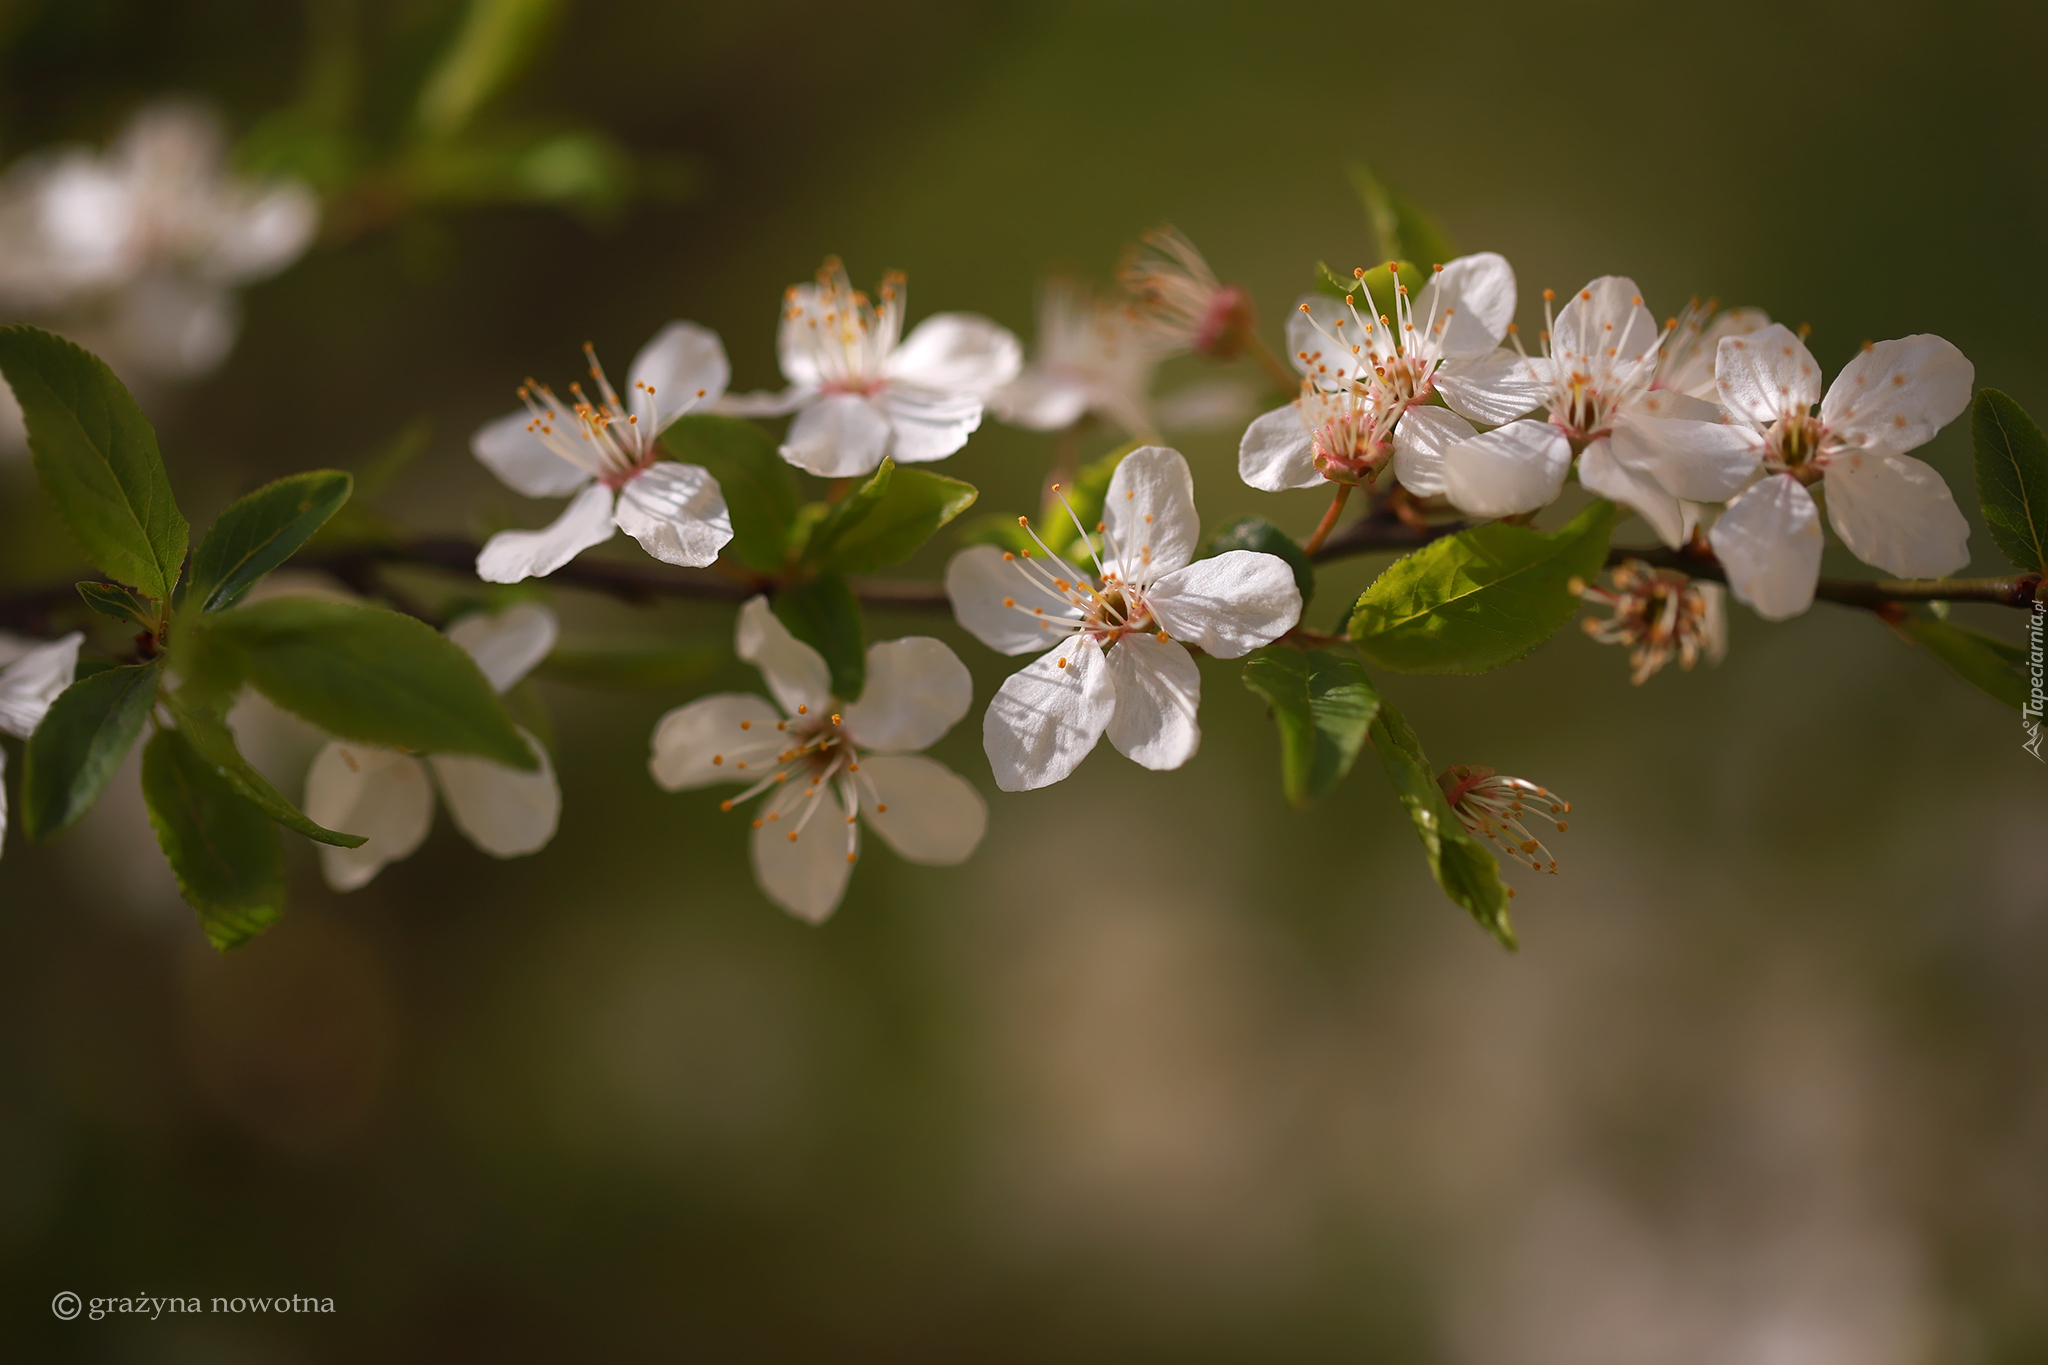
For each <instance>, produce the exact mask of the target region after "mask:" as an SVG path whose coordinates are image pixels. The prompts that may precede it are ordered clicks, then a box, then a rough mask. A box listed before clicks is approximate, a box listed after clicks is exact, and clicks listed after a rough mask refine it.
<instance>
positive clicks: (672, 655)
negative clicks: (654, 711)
mask: <svg viewBox="0 0 2048 1365" xmlns="http://www.w3.org/2000/svg"><path fill="white" fill-rule="evenodd" d="M731 658H732V651H731V650H730V649H727V648H725V647H723V646H720V645H644V646H629V647H624V648H617V647H615V648H609V649H570V648H564V647H562V646H559V645H558V646H556V648H555V651H554V653H552V654H550V655H548V657H547V659H546V661H545V662H543V663H542V664H541V666H540V667H539V668H538V669H537V670H535V671H536V673H537V674H538V676H540V677H543V678H547V679H549V680H550V681H552V682H566V683H579V684H581V685H582V686H585V687H612V688H621V689H636V690H637V689H642V688H663V687H682V686H685V685H686V684H689V683H693V682H696V681H697V680H698V679H700V678H703V677H705V676H706V675H708V674H711V673H714V672H716V671H717V670H718V669H719V668H720V667H722V666H723V665H724V664H725V663H726V662H727V661H728V660H730V659H731Z"/></svg>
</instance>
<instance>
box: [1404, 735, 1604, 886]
mask: <svg viewBox="0 0 2048 1365" xmlns="http://www.w3.org/2000/svg"><path fill="white" fill-rule="evenodd" d="M1436 782H1437V785H1438V786H1439V787H1441V788H1443V793H1444V799H1445V800H1446V801H1448V802H1450V805H1451V810H1452V812H1453V813H1454V814H1455V815H1456V816H1457V817H1458V822H1459V823H1460V824H1462V825H1464V827H1465V828H1466V829H1468V830H1470V831H1471V832H1472V833H1474V834H1477V835H1480V836H1482V837H1484V838H1486V839H1489V840H1491V841H1492V843H1493V846H1494V847H1495V848H1497V849H1499V850H1500V851H1501V852H1503V853H1505V854H1507V855H1508V857H1510V858H1513V859H1514V860H1515V861H1516V862H1518V863H1521V864H1522V865H1523V866H1524V867H1530V868H1534V869H1535V870H1536V871H1538V872H1550V873H1555V872H1556V871H1557V859H1555V858H1553V857H1551V856H1550V850H1549V849H1547V848H1545V847H1544V846H1543V842H1542V841H1541V840H1540V839H1538V838H1537V837H1536V836H1535V835H1533V834H1531V833H1530V832H1529V830H1528V827H1527V826H1525V825H1524V824H1523V823H1522V821H1523V819H1524V818H1525V817H1528V816H1532V815H1533V816H1535V817H1537V818H1538V819H1542V820H1547V821H1549V822H1550V823H1551V824H1553V825H1555V826H1556V827H1557V828H1558V829H1559V831H1563V830H1564V829H1566V828H1568V826H1567V825H1566V823H1565V822H1564V821H1563V820H1560V819H1558V817H1559V816H1560V815H1564V814H1566V813H1567V812H1569V811H1570V810H1571V808H1572V803H1571V802H1569V801H1567V800H1565V799H1564V798H1562V797H1560V796H1559V795H1558V794H1557V793H1555V792H1553V791H1551V790H1550V789H1549V788H1548V787H1539V786H1537V785H1536V784H1535V783H1534V782H1531V781H1528V780H1527V779H1526V778H1520V777H1502V776H1500V775H1499V774H1497V773H1496V772H1494V770H1493V769H1491V768H1488V767H1486V766H1484V765H1482V764H1466V763H1460V764H1457V765H1456V766H1454V767H1450V768H1446V769H1445V770H1444V772H1443V775H1442V776H1440V777H1438V778H1437V780H1436ZM1508 894H1509V895H1513V894H1514V892H1512V891H1510V892H1509V893H1508Z"/></svg>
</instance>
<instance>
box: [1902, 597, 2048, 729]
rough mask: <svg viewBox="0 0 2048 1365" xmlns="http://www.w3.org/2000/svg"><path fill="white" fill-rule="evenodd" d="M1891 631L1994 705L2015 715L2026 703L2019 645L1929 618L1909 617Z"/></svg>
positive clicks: (2024, 654) (2023, 662)
mask: <svg viewBox="0 0 2048 1365" xmlns="http://www.w3.org/2000/svg"><path fill="white" fill-rule="evenodd" d="M1892 629H1893V630H1896V631H1897V632H1898V633H1899V634H1900V635H1901V636H1903V637H1905V638H1906V639H1907V640H1910V641H1911V642H1912V643H1914V644H1916V645H1919V646H1920V647H1921V648H1922V649H1924V650H1926V651H1927V652H1928V653H1929V654H1932V655H1933V656H1934V657H1935V658H1937V659H1939V660H1941V662H1943V663H1944V664H1946V665H1948V666H1949V668H1951V669H1953V670H1954V671H1955V674H1956V676H1957V677H1959V678H1961V679H1962V680H1963V681H1964V682H1966V683H1968V684H1970V686H1972V687H1974V688H1976V689H1978V690H1979V691H1980V692H1982V693H1984V695H1986V696H1987V697H1990V698H1991V699H1992V700H1993V701H1996V702H1998V703H1999V704H2001V705H2003V706H2005V707H2007V708H2008V709H2010V710H2014V711H2018V710H2020V709H2022V708H2023V707H2025V706H2026V704H2027V701H2028V690H2027V689H2028V683H2029V682H2030V681H2031V680H2030V678H2029V677H2028V674H2027V667H2026V663H2027V651H2026V650H2025V649H2022V648H2021V647H2020V646H2019V645H2017V644H2013V643H2011V642H2009V641H2006V640H2001V639H1999V638H1998V637H1997V636H1995V635H1986V634H1985V633H1984V632H1983V631H1981V630H1972V629H1970V627H1968V626H1960V625H1957V624H1955V623H1954V622H1953V621H1941V620H1937V619H1935V618H1934V617H1932V616H1908V617H1907V618H1906V619H1905V620H1903V621H1897V622H1894V623H1893V625H1892Z"/></svg>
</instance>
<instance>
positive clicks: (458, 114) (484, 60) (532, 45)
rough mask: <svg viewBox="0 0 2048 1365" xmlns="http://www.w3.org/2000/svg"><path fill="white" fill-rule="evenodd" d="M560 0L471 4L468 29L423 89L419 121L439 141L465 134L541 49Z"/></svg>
mask: <svg viewBox="0 0 2048 1365" xmlns="http://www.w3.org/2000/svg"><path fill="white" fill-rule="evenodd" d="M559 8H560V5H559V3H558V0H470V3H469V10H468V13H467V14H466V15H465V16H464V17H463V21H462V26H461V27H460V28H458V29H457V30H456V31H455V36H454V37H453V38H452V39H451V40H450V41H449V43H448V46H447V48H446V49H445V50H444V51H443V52H442V53H441V59H440V61H439V62H437V63H436V64H435V66H434V69H433V71H432V72H431V73H430V74H429V75H428V76H427V79H426V81H425V83H424V84H423V85H422V86H421V87H420V99H419V107H418V109H417V110H416V117H417V118H418V121H419V126H420V129H421V131H422V132H425V133H428V134H430V135H431V136H434V137H437V138H450V137H453V136H454V135H455V134H457V133H460V132H461V131H462V130H463V129H464V128H465V127H467V126H468V125H469V123H470V121H471V120H472V119H474V118H475V117H476V114H477V111H478V110H479V109H481V108H482V107H483V106H484V105H485V104H486V103H488V102H489V101H490V99H491V97H492V96H494V95H496V94H497V93H498V92H499V91H500V90H502V89H504V88H505V86H506V85H508V84H510V82H511V81H512V78H513V77H515V76H517V75H518V74H519V72H520V70H521V69H522V68H523V67H525V65H526V64H527V62H528V61H529V60H530V59H531V58H532V56H533V54H534V53H535V52H536V51H537V50H538V48H539V45H540V40H541V38H542V36H543V35H544V34H545V32H546V30H547V26H548V23H549V21H550V20H551V19H552V18H553V17H554V15H555V12H556V11H557V10H558V9H559Z"/></svg>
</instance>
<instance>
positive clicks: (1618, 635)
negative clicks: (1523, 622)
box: [1571, 559, 1728, 687]
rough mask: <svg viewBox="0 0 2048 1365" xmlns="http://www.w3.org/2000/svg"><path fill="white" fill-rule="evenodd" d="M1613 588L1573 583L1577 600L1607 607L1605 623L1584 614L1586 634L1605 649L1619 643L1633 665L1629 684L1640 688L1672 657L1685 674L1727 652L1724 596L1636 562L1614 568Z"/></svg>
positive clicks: (1673, 573)
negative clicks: (1703, 657) (1701, 659)
mask: <svg viewBox="0 0 2048 1365" xmlns="http://www.w3.org/2000/svg"><path fill="white" fill-rule="evenodd" d="M1608 578H1609V581H1610V582H1611V583H1612V585H1613V586H1611V587H1606V586H1602V585H1600V584H1597V583H1592V584H1589V583H1586V582H1584V581H1583V580H1581V579H1576V578H1575V579H1573V580H1572V583H1571V588H1572V591H1573V592H1574V593H1576V594H1578V596H1579V600H1581V601H1583V602H1590V603H1592V604H1593V605H1594V606H1599V607H1606V608H1607V609H1608V611H1609V612H1610V613H1612V614H1611V615H1609V616H1608V617H1607V618H1606V619H1605V620H1602V619H1600V618H1598V617H1593V616H1588V617H1586V618H1584V619H1585V629H1586V634H1588V635H1590V636H1592V637H1593V638H1594V639H1595V640H1598V641H1599V642H1600V643H1601V644H1603V645H1623V646H1626V647H1627V649H1628V651H1629V656H1628V657H1629V663H1630V664H1631V665H1632V667H1633V672H1632V674H1631V675H1630V678H1629V681H1630V682H1633V683H1634V684H1635V685H1636V686H1638V687H1640V686H1642V685H1643V684H1644V683H1645V682H1647V681H1649V678H1650V675H1651V674H1653V673H1655V672H1657V671H1658V670H1659V669H1661V668H1663V667H1664V665H1666V664H1668V663H1670V662H1671V661H1672V660H1673V659H1676V660H1678V666H1679V667H1680V668H1683V669H1685V670H1686V671H1687V672H1691V671H1692V666H1693V665H1694V664H1695V663H1697V662H1699V660H1700V658H1701V656H1705V658H1706V660H1707V662H1709V663H1716V664H1717V663H1720V662H1721V659H1722V658H1723V656H1724V655H1726V654H1727V652H1728V603H1727V593H1726V591H1725V590H1724V589H1723V588H1722V587H1721V585H1720V584H1719V583H1709V582H1702V581H1700V580H1697V579H1694V578H1691V577H1689V576H1687V575H1686V574H1683V573H1680V572H1679V571H1678V570H1676V569H1657V568H1652V567H1651V566H1650V565H1648V564H1646V563H1644V562H1643V561H1642V560H1640V559H1631V560H1628V561H1626V562H1624V563H1622V564H1619V565H1617V566H1616V567H1615V568H1614V570H1613V571H1612V572H1611V573H1610V574H1609V575H1608Z"/></svg>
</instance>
